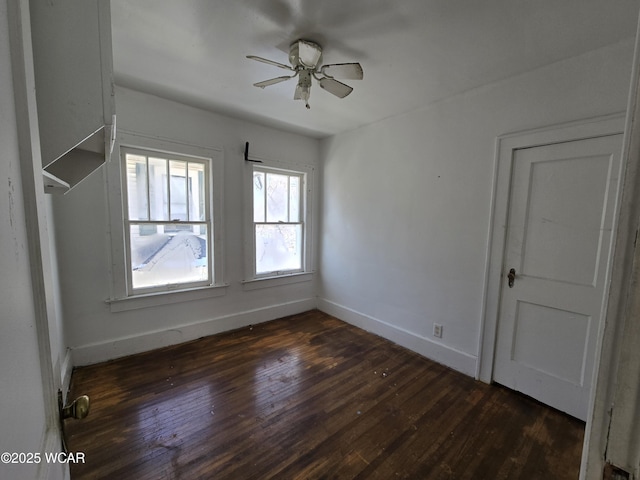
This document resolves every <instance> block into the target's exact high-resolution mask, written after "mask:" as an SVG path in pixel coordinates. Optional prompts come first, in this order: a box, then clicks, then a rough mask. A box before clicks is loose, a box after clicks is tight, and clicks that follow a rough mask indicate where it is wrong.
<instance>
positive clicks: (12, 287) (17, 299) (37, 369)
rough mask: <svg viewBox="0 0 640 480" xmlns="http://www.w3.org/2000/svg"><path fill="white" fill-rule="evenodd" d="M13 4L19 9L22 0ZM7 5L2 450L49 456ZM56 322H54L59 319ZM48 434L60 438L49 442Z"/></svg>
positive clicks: (0, 192)
mask: <svg viewBox="0 0 640 480" xmlns="http://www.w3.org/2000/svg"><path fill="white" fill-rule="evenodd" d="M13 3H14V5H13V8H14V10H15V9H16V5H17V4H18V2H13ZM22 5H23V6H24V3H23V4H22ZM7 6H8V2H7V1H6V0H1V1H0V146H1V148H0V179H2V181H1V182H0V272H2V275H0V306H1V308H0V365H1V366H2V368H0V385H1V387H0V426H1V427H0V431H1V432H2V434H1V435H0V452H38V453H40V454H41V455H43V456H44V454H45V452H46V451H47V450H46V449H49V448H51V450H48V451H49V453H55V451H57V450H56V449H57V448H59V445H60V443H59V436H57V435H56V433H55V432H51V431H47V415H46V411H45V403H49V402H50V401H51V400H52V399H51V398H48V397H47V398H45V397H46V396H47V394H45V391H44V388H43V384H44V382H43V375H42V370H41V365H43V364H46V363H47V362H41V361H40V360H41V357H40V348H39V346H38V335H39V333H40V334H42V333H43V332H38V330H37V326H36V324H37V320H36V307H35V302H34V298H33V290H32V283H31V261H32V259H31V258H30V253H29V239H28V237H27V227H26V215H25V200H24V198H23V188H22V172H21V168H20V164H21V160H20V151H19V143H18V125H17V118H16V103H15V96H14V88H13V78H12V64H11V59H10V51H9V28H8V25H9V24H8V11H7ZM12 20H14V21H15V16H14V17H12ZM16 23H17V22H16ZM14 26H15V25H14ZM14 49H15V50H16V51H15V54H16V55H21V51H20V50H19V49H16V48H15V46H14ZM22 107H23V105H18V107H17V108H22ZM25 175H26V173H25ZM52 321H53V323H54V324H55V322H56V321H57V319H52ZM56 348H57V350H55V351H54V350H53V349H52V352H51V353H52V357H53V356H55V357H58V355H59V353H60V349H63V348H62V346H61V344H60V343H57V344H56ZM48 438H53V440H54V441H55V440H57V441H56V442H55V443H54V444H53V443H48ZM65 476H67V477H68V469H67V468H62V467H60V466H56V467H52V466H50V465H46V463H44V462H43V463H40V464H36V463H33V464H30V465H24V464H5V463H4V462H3V463H0V478H7V479H8V478H63V477H65Z"/></svg>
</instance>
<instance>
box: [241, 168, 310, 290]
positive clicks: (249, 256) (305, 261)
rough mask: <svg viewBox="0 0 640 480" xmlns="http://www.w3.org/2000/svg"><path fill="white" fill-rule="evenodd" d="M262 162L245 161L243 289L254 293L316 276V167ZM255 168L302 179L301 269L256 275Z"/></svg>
mask: <svg viewBox="0 0 640 480" xmlns="http://www.w3.org/2000/svg"><path fill="white" fill-rule="evenodd" d="M257 160H259V163H252V162H245V177H244V180H245V181H244V185H245V195H244V196H245V215H244V216H245V245H244V247H245V248H244V250H245V280H243V281H242V282H241V283H242V285H243V289H244V290H254V289H257V288H265V287H270V286H277V285H286V284H291V283H298V282H306V281H309V280H310V276H311V274H312V273H314V270H313V265H314V259H313V256H312V253H313V245H312V239H313V216H312V211H313V210H312V208H313V193H314V186H315V183H314V182H315V178H314V174H315V168H314V167H313V166H311V165H306V164H295V163H290V162H285V161H277V160H268V159H264V158H257ZM255 169H258V170H262V171H271V172H275V173H278V172H282V173H285V174H287V173H289V174H295V175H299V176H300V178H301V180H302V188H301V189H300V191H301V193H302V194H303V195H302V199H301V206H300V222H294V223H302V268H301V269H296V270H286V271H282V272H280V273H279V272H267V273H262V274H257V273H256V258H255V252H256V245H255V232H254V225H255V223H254V212H253V172H254V170H255Z"/></svg>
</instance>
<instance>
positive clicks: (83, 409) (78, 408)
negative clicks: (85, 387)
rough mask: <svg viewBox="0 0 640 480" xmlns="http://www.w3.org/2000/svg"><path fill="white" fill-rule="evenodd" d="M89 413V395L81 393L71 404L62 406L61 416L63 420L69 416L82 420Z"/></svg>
mask: <svg viewBox="0 0 640 480" xmlns="http://www.w3.org/2000/svg"><path fill="white" fill-rule="evenodd" d="M87 415H89V397H88V396H87V395H80V396H79V397H78V398H76V399H75V400H74V401H73V402H71V403H70V404H69V405H67V406H65V407H63V408H62V413H61V415H60V417H61V418H62V419H63V420H65V419H67V418H75V419H76V420H82V419H83V418H84V417H86V416H87Z"/></svg>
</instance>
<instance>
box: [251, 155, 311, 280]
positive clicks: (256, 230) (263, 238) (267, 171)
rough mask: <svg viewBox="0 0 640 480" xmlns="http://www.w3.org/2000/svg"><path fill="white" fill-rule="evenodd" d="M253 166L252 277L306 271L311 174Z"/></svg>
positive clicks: (257, 277)
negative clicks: (308, 195) (308, 193)
mask: <svg viewBox="0 0 640 480" xmlns="http://www.w3.org/2000/svg"><path fill="white" fill-rule="evenodd" d="M252 168H253V170H252V231H251V237H252V238H251V240H252V252H251V253H252V260H253V261H252V266H253V272H252V276H253V278H255V279H259V278H263V277H274V276H279V275H287V274H293V273H302V272H305V271H306V270H307V265H308V259H307V252H308V248H307V235H308V231H309V229H308V225H307V223H306V222H307V220H308V219H307V204H308V202H307V200H308V199H307V190H308V189H307V185H308V181H309V178H308V176H309V174H308V173H307V172H305V171H294V170H288V169H280V168H271V167H267V166H262V165H257V164H256V165H254V166H253V167H252Z"/></svg>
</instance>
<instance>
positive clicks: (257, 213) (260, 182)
mask: <svg viewBox="0 0 640 480" xmlns="http://www.w3.org/2000/svg"><path fill="white" fill-rule="evenodd" d="M264 196H265V188H264V172H253V221H254V222H264V221H265V218H264Z"/></svg>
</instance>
